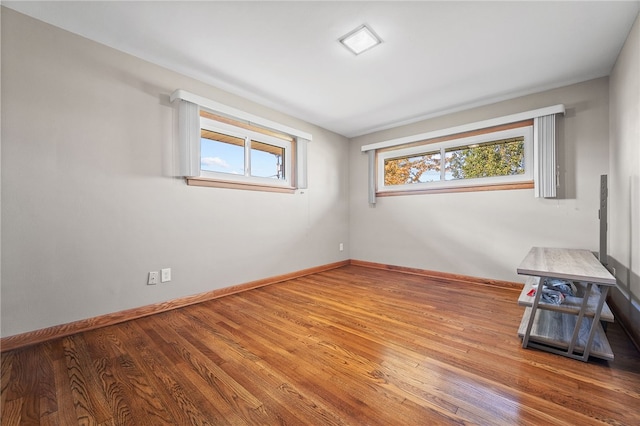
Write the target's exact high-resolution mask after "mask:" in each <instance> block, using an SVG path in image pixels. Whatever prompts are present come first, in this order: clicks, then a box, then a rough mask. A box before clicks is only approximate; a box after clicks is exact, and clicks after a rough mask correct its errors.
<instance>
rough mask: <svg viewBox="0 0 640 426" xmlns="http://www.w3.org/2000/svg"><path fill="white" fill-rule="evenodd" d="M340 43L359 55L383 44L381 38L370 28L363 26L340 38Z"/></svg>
mask: <svg viewBox="0 0 640 426" xmlns="http://www.w3.org/2000/svg"><path fill="white" fill-rule="evenodd" d="M340 43H342V44H343V45H344V46H345V47H346V48H347V49H349V50H350V51H352V52H353V53H354V54H356V55H359V54H361V53H362V52H364V51H366V50H369V49H371V48H372V47H374V46H377V45H379V44H380V43H382V40H380V38H379V37H378V36H377V35H376V34H375V33H374V32H373V31H372V30H371V29H370V28H369V27H367V26H366V25H361V26H359V27H358V28H356V29H355V30H353V31H351V32H350V33H349V34H347V35H345V36H344V37H342V38H340Z"/></svg>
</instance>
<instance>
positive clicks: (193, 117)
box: [178, 100, 200, 177]
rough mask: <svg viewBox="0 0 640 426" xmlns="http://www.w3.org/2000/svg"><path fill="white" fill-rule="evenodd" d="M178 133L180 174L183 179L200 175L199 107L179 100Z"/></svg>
mask: <svg viewBox="0 0 640 426" xmlns="http://www.w3.org/2000/svg"><path fill="white" fill-rule="evenodd" d="M178 120H179V121H178V131H179V132H180V164H181V170H180V174H181V175H182V176H185V177H195V176H199V175H200V107H199V106H198V105H197V104H194V103H192V102H189V101H184V100H180V104H179V106H178Z"/></svg>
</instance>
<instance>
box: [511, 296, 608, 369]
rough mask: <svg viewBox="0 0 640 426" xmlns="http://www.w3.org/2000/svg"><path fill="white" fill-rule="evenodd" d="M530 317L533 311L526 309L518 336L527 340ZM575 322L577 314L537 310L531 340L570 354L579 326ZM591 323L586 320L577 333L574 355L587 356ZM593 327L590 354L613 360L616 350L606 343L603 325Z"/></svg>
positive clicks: (597, 323)
mask: <svg viewBox="0 0 640 426" xmlns="http://www.w3.org/2000/svg"><path fill="white" fill-rule="evenodd" d="M530 317H531V308H526V309H525V312H524V315H523V316H522V321H521V322H520V327H519V329H518V336H520V337H524V335H525V333H526V331H527V325H528V324H529V318H530ZM576 320H577V316H576V315H572V314H566V313H562V312H556V311H549V310H545V309H538V310H537V312H536V317H535V319H534V322H533V326H532V328H531V333H530V336H529V341H530V342H535V343H541V344H543V345H547V346H550V347H552V348H556V349H561V350H564V351H567V350H568V349H569V344H570V343H571V337H572V335H573V330H574V329H575V326H576ZM592 323H593V321H592V319H591V318H586V317H585V318H583V320H582V324H581V327H580V332H579V334H578V341H577V342H576V346H575V348H574V354H583V353H584V348H585V346H586V343H587V340H588V339H589V331H590V330H591V324H592ZM593 325H594V327H595V329H596V331H595V335H594V338H593V342H592V344H591V350H590V351H589V355H590V356H594V357H597V358H602V359H606V360H613V351H612V350H611V346H610V345H609V340H607V336H606V334H605V333H604V330H603V328H602V325H600V322H596V323H594V324H593Z"/></svg>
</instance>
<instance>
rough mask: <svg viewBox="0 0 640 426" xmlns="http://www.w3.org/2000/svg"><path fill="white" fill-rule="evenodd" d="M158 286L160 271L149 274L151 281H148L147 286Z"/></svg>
mask: <svg viewBox="0 0 640 426" xmlns="http://www.w3.org/2000/svg"><path fill="white" fill-rule="evenodd" d="M156 284H158V271H152V272H149V280H148V281H147V285H156Z"/></svg>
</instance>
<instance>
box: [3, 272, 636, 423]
mask: <svg viewBox="0 0 640 426" xmlns="http://www.w3.org/2000/svg"><path fill="white" fill-rule="evenodd" d="M518 294H519V291H517V290H514V289H507V288H499V287H492V286H483V285H478V284H465V283H458V282H444V281H434V280H430V279H428V278H425V277H420V276H414V275H408V274H402V273H396V272H389V271H380V270H375V269H370V268H363V267H358V266H346V267H342V268H339V269H335V270H332V271H327V272H322V273H319V274H314V275H310V276H307V277H303V278H297V279H294V280H290V281H287V282H283V283H280V284H273V285H270V286H267V287H263V288H259V289H255V290H251V291H247V292H244V293H240V294H235V295H230V296H226V297H223V298H220V299H217V300H212V301H209V302H205V303H201V304H198V305H194V306H190V307H186V308H181V309H177V310H173V311H170V312H165V313H162V314H157V315H154V316H150V317H146V318H142V319H137V320H134V321H129V322H126V323H123V324H119V325H114V326H109V327H105V328H101V329H98V330H94V331H90V332H85V333H80V334H77V335H73V336H70V337H67V338H63V339H58V340H54V341H50V342H47V343H44V344H40V345H36V346H32V347H29V348H25V349H20V350H15V351H10V352H7V353H5V354H3V355H2V376H1V378H2V390H1V415H2V421H1V424H2V425H32V424H33V425H38V424H40V425H75V424H82V425H205V424H211V425H227V424H230V425H245V424H266V425H272V424H287V425H434V424H485V425H516V424H518V425H592V424H615V425H638V424H640V354H639V353H638V352H637V350H636V349H635V348H634V347H633V345H632V344H631V343H630V341H629V339H628V338H627V337H626V335H625V334H624V333H623V332H622V331H621V329H620V326H619V325H618V324H617V323H614V324H610V325H609V329H608V332H607V334H608V336H609V339H610V341H611V344H612V347H613V350H614V353H615V357H616V358H615V361H612V362H607V361H599V360H593V359H592V360H591V361H590V362H589V363H583V362H580V361H575V360H572V359H568V358H563V357H560V356H556V355H552V354H548V353H545V352H541V351H537V350H534V349H522V348H521V341H520V339H519V338H518V336H517V331H518V325H519V323H520V318H521V316H522V312H523V308H522V307H520V306H518V305H517V299H518Z"/></svg>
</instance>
